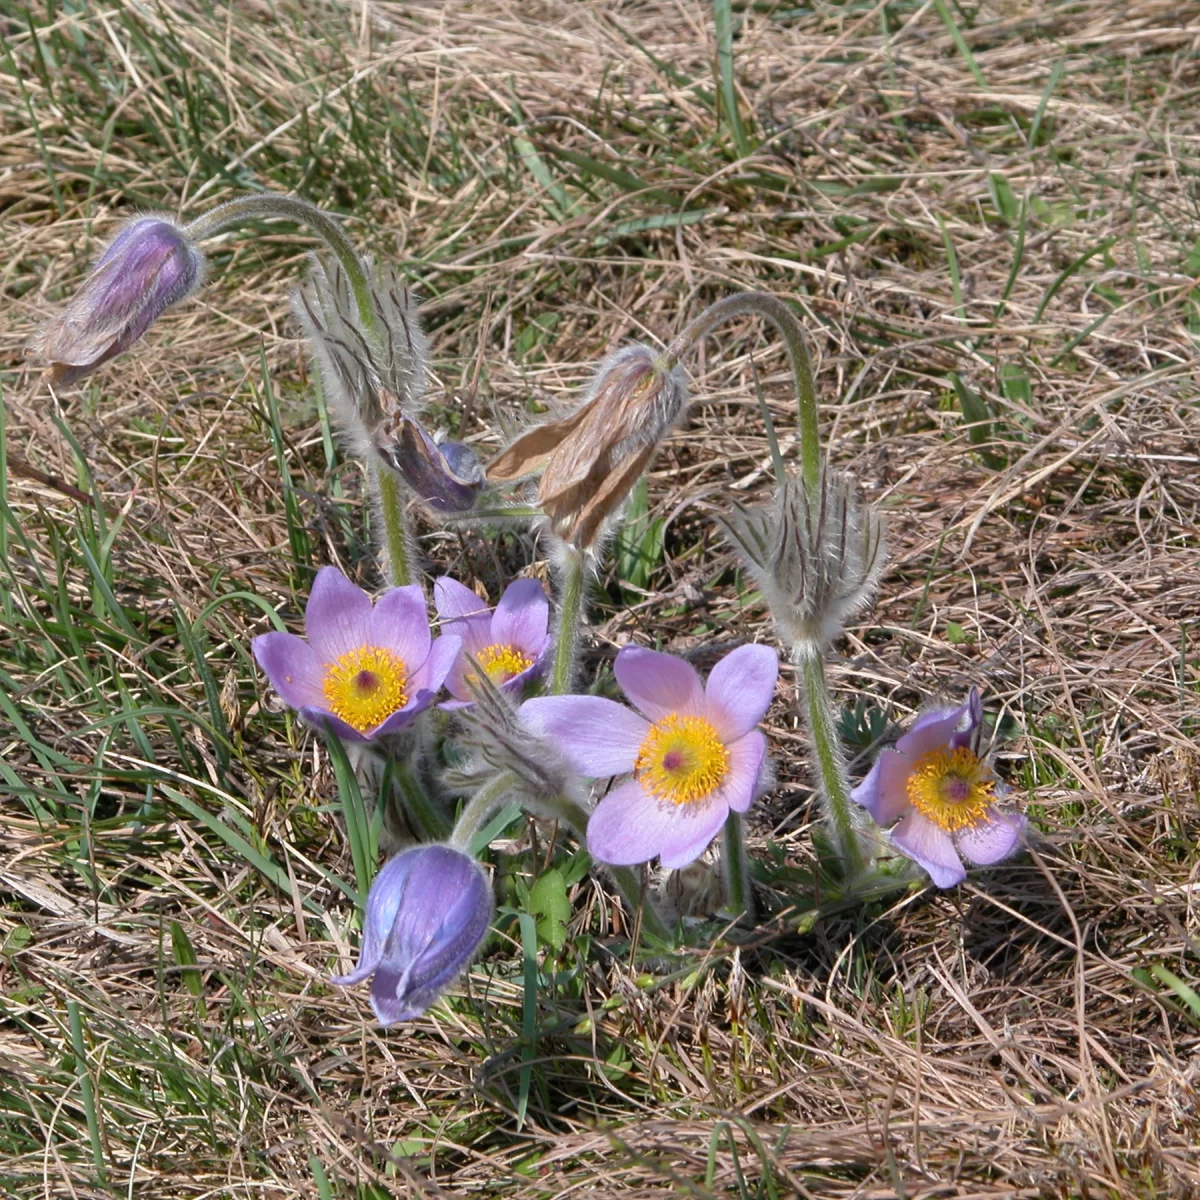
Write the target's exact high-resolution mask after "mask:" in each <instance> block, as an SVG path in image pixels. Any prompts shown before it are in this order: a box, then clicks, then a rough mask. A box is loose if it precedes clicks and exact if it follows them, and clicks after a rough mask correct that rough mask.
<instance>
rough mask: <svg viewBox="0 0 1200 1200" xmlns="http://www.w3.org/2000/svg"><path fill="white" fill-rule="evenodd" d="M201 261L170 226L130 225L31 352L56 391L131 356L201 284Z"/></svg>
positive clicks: (152, 219)
mask: <svg viewBox="0 0 1200 1200" xmlns="http://www.w3.org/2000/svg"><path fill="white" fill-rule="evenodd" d="M204 267H205V261H204V256H203V255H202V254H201V253H200V251H199V249H198V248H197V247H196V246H195V245H194V244H193V243H192V241H191V240H190V239H189V238H188V237H187V236H186V235H185V234H184V233H183V231H182V230H181V229H180V228H179V227H178V226H177V225H176V224H175V223H174V222H173V221H172V220H171V219H170V218H169V217H162V216H146V217H135V218H134V219H133V220H132V221H130V222H129V223H128V224H127V225H126V226H125V227H124V229H122V230H121V232H120V233H118V234H117V236H116V237H115V238H114V239H113V241H112V243H111V244H110V245H109V247H108V249H106V250H105V251H104V253H103V254H101V255H100V257H99V259H98V260H97V261H96V265H95V266H94V267H93V268H92V270H91V273H90V274H89V275H88V277H87V279H86V280H84V284H83V287H82V288H80V289H79V291H78V292H77V293H76V294H75V296H74V297H73V298H72V299H71V301H70V303H68V305H67V307H66V308H65V309H63V311H62V312H61V313H59V314H58V316H56V317H54V318H53V319H52V320H51V321H50V322H49V323H48V324H47V325H46V327H45V328H44V329H42V331H41V332H40V333H39V334H37V336H36V337H35V338H34V339H33V341H32V343H31V344H30V351H31V352H32V353H33V354H35V355H36V356H37V357H38V358H40V359H41V360H42V361H43V362H44V363H45V364H46V365H47V366H48V367H49V374H50V379H51V380H52V382H54V383H55V384H59V385H61V386H64V387H65V386H69V385H70V384H73V383H75V382H76V381H77V380H80V379H82V378H83V377H84V376H85V375H90V374H91V372H92V371H94V370H96V368H97V367H99V366H101V365H102V364H103V363H106V362H108V360H109V359H110V358H115V357H116V356H117V355H118V354H121V353H123V352H124V351H125V350H128V349H129V347H130V346H132V345H133V343H134V342H136V341H137V340H138V339H139V338H140V337H141V336H142V335H143V334H144V333H145V332H146V330H147V329H149V328H150V326H151V325H152V324H153V323H154V322H155V321H156V320H157V319H158V317H159V316H160V315H161V314H162V313H163V312H165V311H166V310H167V309H168V308H170V307H171V305H172V304H177V303H178V302H179V301H180V300H183V299H185V298H186V297H187V296H190V295H191V294H192V292H194V291H195V290H196V289H197V288H198V287H199V286H200V284H201V282H202V281H203V279H204Z"/></svg>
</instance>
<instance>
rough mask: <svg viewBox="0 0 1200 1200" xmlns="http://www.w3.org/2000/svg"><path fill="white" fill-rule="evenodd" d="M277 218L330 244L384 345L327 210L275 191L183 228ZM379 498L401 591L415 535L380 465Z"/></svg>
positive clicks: (362, 267)
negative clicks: (314, 233) (304, 226)
mask: <svg viewBox="0 0 1200 1200" xmlns="http://www.w3.org/2000/svg"><path fill="white" fill-rule="evenodd" d="M272 218H278V219H282V220H285V221H293V222H295V223H296V224H298V225H307V226H308V227H309V228H310V229H312V230H314V231H315V232H316V233H317V234H319V235H320V237H321V238H322V239H323V240H324V241H325V244H326V245H327V246H328V247H329V248H330V250H332V251H333V253H334V255H335V256H336V257H337V260H338V262H339V263H340V264H341V266H342V270H344V271H345V272H346V278H347V279H348V280H349V281H350V290H351V291H352V292H353V293H354V305H355V308H357V310H358V319H359V321H360V322H361V324H362V330H363V334H364V335H365V336H366V338H367V340H368V341H369V342H370V343H371V344H372V347H373V348H375V349H381V348H382V346H383V331H382V330H381V329H380V327H379V314H378V313H377V312H376V310H375V299H374V297H373V295H372V293H371V280H370V277H369V275H368V274H367V266H366V263H364V262H363V260H362V258H361V256H360V255H359V253H358V251H357V250H356V249H355V248H354V243H353V242H352V241H351V240H350V239H349V238H348V237H347V236H346V232H345V230H343V229H342V227H341V224H340V223H339V222H338V221H337V220H336V218H334V217H332V216H330V214H329V213H327V212H325V210H324V209H321V208H318V207H317V206H316V205H315V204H309V203H308V201H307V200H300V199H298V198H297V197H296V196H279V195H275V194H273V193H270V194H266V195H259V196H239V197H238V198H237V199H236V200H230V201H229V202H228V203H226V204H221V205H218V206H217V207H216V208H214V209H212V210H211V211H209V212H206V213H205V214H204V215H203V216H201V217H197V218H196V220H194V221H192V222H191V224H189V225H187V226H185V227H184V230H183V232H184V234H186V235H187V236H188V237H189V238H191V239H192V240H193V241H196V242H199V241H201V240H203V239H204V238H210V237H215V236H216V235H217V234H219V233H224V232H225V231H226V230H228V229H233V228H236V227H237V226H239V225H243V224H245V223H246V222H247V221H259V220H264V219H266V220H270V219H272ZM369 470H370V475H371V479H372V482H373V483H374V486H375V494H376V496H378V498H379V511H380V515H381V517H382V520H383V542H384V548H385V550H386V552H387V559H388V578H389V580H390V582H391V584H392V586H393V587H401V586H403V585H404V584H406V583H410V582H411V580H412V570H411V565H410V559H411V555H410V553H409V545H410V535H409V531H408V520H407V515H406V514H405V511H404V501H403V497H402V495H401V493H400V487H399V484H398V482H397V480H396V477H395V476H394V475H393V474H392V473H391V471H390V470H389V469H388V468H387V467H385V466H383V464H379V465H378V466H376V465H374V464H371V465H370V466H369Z"/></svg>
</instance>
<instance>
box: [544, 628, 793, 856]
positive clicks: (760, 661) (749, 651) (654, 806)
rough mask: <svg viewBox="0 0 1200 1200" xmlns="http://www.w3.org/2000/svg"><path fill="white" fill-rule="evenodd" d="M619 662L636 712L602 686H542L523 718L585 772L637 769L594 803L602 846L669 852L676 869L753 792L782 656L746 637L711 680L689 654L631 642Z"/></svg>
mask: <svg viewBox="0 0 1200 1200" xmlns="http://www.w3.org/2000/svg"><path fill="white" fill-rule="evenodd" d="M613 670H614V673H615V674H616V677H617V682H618V683H619V684H620V685H621V688H622V690H623V691H624V692H625V695H626V696H628V697H629V699H630V700H631V701H632V702H633V703H634V705H636V707H637V709H638V711H637V712H635V711H633V709H629V708H626V707H624V705H621V704H617V703H616V702H615V701H613V700H605V699H604V698H603V697H600V696H543V697H538V698H537V699H534V700H527V701H526V702H525V703H524V704H523V705H522V706H521V719H522V720H523V721H524V722H525V723H526V724H527V725H528V726H529V727H530V728H531V729H533V730H535V731H536V732H538V733H540V734H543V735H545V736H548V737H550V738H552V739H554V741H555V742H556V743H557V744H558V746H559V748H560V749H561V751H562V753H563V755H564V757H565V758H566V759H567V761H568V762H569V763H570V765H571V766H572V767H574V768H575V770H577V771H578V772H579V773H580V774H581V775H586V776H589V777H590V778H592V779H601V778H606V777H608V776H611V775H625V774H628V773H630V772H631V773H632V775H631V777H630V778H629V779H627V780H625V782H623V783H620V784H618V785H617V786H616V787H615V788H613V790H612V791H610V792H609V793H608V795H606V796H605V797H604V799H602V800H601V801H600V803H599V804H598V805H597V806H596V809H595V811H594V812H593V813H592V816H591V820H590V821H589V822H588V831H587V841H588V851H589V852H590V853H591V854H592V856H593V857H594V858H596V859H598V860H599V861H600V862H603V863H608V864H609V865H610V866H628V865H631V864H633V863H643V862H647V861H648V860H650V859H652V858H654V856H655V855H658V856H659V857H660V858H661V859H662V865H663V866H664V867H666V868H668V869H674V868H677V867H685V866H687V864H688V863H690V862H692V861H694V860H695V859H696V858H698V857H699V856H700V855H701V854H702V853H703V852H704V849H705V847H706V846H707V845H708V843H709V842H710V841H712V839H713V836H714V835H715V834H716V832H717V830H719V829H720V828H721V826H722V825H723V824H724V822H725V818H726V817H727V816H728V815H729V812H730V810H732V811H733V812H738V813H742V812H745V811H746V810H747V809H748V808H749V807H750V805H751V803H752V802H753V801H754V796H755V792H756V790H757V787H758V782H759V776H760V773H761V772H762V769H763V765H764V763H765V760H766V755H767V741H766V738H764V737H763V735H762V734H761V733H760V732H759V731H758V729H756V728H755V726H757V725H758V723H759V721H761V720H762V718H763V715H764V714H765V713H766V711H767V709H768V708H769V707H770V704H771V700H772V698H773V696H774V694H775V677H776V675H777V674H778V672H779V658H778V656H777V655H776V653H775V651H774V650H772V649H771V648H770V647H769V646H739V647H738V649H736V650H734V651H733V652H732V653H730V654H727V655H726V656H725V657H724V658H723V659H721V661H720V662H719V663H717V665H716V666H715V667H713V669H712V672H711V673H710V675H709V677H708V684H707V686H706V685H704V684H703V683H701V681H700V676H699V675H698V674H697V673H696V671H695V669H694V668H693V667H692V666H691V664H690V663H686V662H684V661H683V660H682V659H680V658H675V657H674V656H673V655H670V654H660V653H658V652H657V651H655V650H642V649H639V648H637V647H633V646H626V647H625V649H623V650H622V651H621V652H620V653H619V654H618V655H617V659H616V662H615V663H614V665H613Z"/></svg>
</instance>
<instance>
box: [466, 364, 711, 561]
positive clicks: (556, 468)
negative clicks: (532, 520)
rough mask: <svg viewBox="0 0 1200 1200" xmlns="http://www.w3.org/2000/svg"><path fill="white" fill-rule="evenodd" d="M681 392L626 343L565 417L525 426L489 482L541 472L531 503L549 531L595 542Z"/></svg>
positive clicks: (671, 417) (681, 400)
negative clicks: (547, 521) (535, 497)
mask: <svg viewBox="0 0 1200 1200" xmlns="http://www.w3.org/2000/svg"><path fill="white" fill-rule="evenodd" d="M686 404H687V389H686V387H685V386H684V382H683V374H682V372H681V371H680V370H679V369H678V368H674V369H667V368H666V367H665V366H663V365H662V360H661V356H660V355H659V354H657V353H656V352H655V351H654V350H652V349H651V348H650V347H649V346H643V345H633V346H626V347H625V348H624V349H623V350H619V351H617V353H616V354H613V355H612V356H611V357H609V358H608V359H606V360H605V362H604V363H602V364H601V366H600V369H599V371H597V372H596V376H595V378H594V379H593V380H592V383H591V386H590V387H589V388H588V390H587V393H586V394H585V396H584V398H583V403H582V404H581V405H580V406H579V408H578V409H576V411H575V412H574V413H572V414H571V415H570V416H569V417H565V418H563V419H562V420H560V421H547V422H546V423H545V424H542V425H538V426H537V427H536V428H534V429H531V430H529V432H528V433H525V434H523V435H522V436H521V437H519V438H518V439H517V440H516V441H515V442H513V444H512V445H511V446H509V447H508V448H507V449H506V450H504V451H502V452H501V453H500V454H499V455H497V457H496V458H495V459H493V460H492V462H491V463H490V464H489V466H488V469H487V477H488V479H489V480H491V481H492V482H504V481H508V480H515V479H520V478H521V477H522V476H526V475H532V474H535V473H536V472H537V471H539V470H540V471H541V472H542V477H541V480H540V481H539V483H538V503H539V504H540V505H541V507H542V511H543V512H544V513H545V514H546V516H548V517H549V518H550V525H551V528H552V529H553V531H554V532H555V533H556V534H557V535H558V536H559V537H561V538H563V539H564V540H566V541H568V542H571V543H573V544H574V545H575V546H578V547H579V548H580V549H586V548H588V547H590V546H592V545H594V544H595V542H596V541H597V539H598V538H599V536H600V534H601V532H602V529H603V526H604V523H605V521H606V520H607V518H608V517H609V516H611V515H612V514H613V513H614V512H615V511H616V510H617V509H618V508H619V507H620V505H621V504H623V503H624V501H625V499H626V498H627V497H628V495H629V493H630V491H631V490H632V489H633V486H634V484H636V483H637V481H638V479H639V478H640V477H641V475H642V473H643V472H644V471H645V470H646V468H647V467H648V466H649V465H650V459H651V458H652V457H653V456H654V451H655V449H656V448H657V447H658V444H659V442H661V441H662V439H663V438H664V437H666V435H667V433H668V432H669V430H670V429H671V427H672V426H673V425H674V424H675V422H676V421H678V420H679V418H680V416H681V415H682V413H683V410H684V407H685V405H686Z"/></svg>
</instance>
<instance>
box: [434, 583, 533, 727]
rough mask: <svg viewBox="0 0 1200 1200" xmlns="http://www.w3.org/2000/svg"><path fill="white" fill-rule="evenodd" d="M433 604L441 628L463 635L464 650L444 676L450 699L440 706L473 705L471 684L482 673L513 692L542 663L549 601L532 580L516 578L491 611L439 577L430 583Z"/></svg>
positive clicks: (466, 590)
mask: <svg viewBox="0 0 1200 1200" xmlns="http://www.w3.org/2000/svg"><path fill="white" fill-rule="evenodd" d="M433 603H434V607H435V608H436V609H437V614H438V616H439V617H440V618H441V621H442V632H443V633H448V634H453V635H454V636H455V637H459V638H461V639H462V654H461V655H460V656H459V658H458V661H457V662H456V663H455V664H454V667H453V669H452V670H451V672H450V674H449V675H448V676H447V677H446V689H447V690H448V691H449V693H450V695H452V696H453V697H454V699H453V700H447V701H446V702H445V703H444V704H443V705H442V707H443V708H460V707H461V706H462V705H464V704H469V703H471V701H472V700H473V699H474V697H473V696H472V694H471V684H472V682H473V681H474V678H475V677H477V676H478V675H479V673H480V672H482V673H484V674H485V675H487V677H488V678H489V679H490V680H491V681H492V682H493V683H494V684H495V685H496V686H497V687H499V688H500V690H501V691H502V692H517V691H519V690H520V689H521V688H522V687H524V686H525V684H526V683H528V682H529V681H530V680H531V679H532V678H533V677H534V676H535V675H537V674H538V672H540V671H541V669H542V667H543V666H544V664H545V661H546V654H547V652H548V651H549V649H550V643H551V640H552V639H551V637H550V635H549V634H548V633H547V632H546V627H547V625H548V624H549V620H550V604H549V601H548V600H547V599H546V593H545V591H544V590H543V589H542V585H541V584H540V583H538V581H537V580H536V579H517V580H514V581H513V582H512V583H510V584H509V585H508V587H506V588H505V589H504V595H503V596H501V597H500V603H499V604H497V605H496V607H495V609H490V608H488V606H487V603H486V602H485V601H483V600H480V598H479V597H478V596H477V595H475V593H474V592H473V591H471V589H470V588H466V587H463V585H462V584H461V583H459V582H458V581H457V580H454V579H451V578H449V577H448V576H445V575H443V576H442V578H440V579H438V580H437V581H436V582H435V583H434V585H433Z"/></svg>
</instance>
